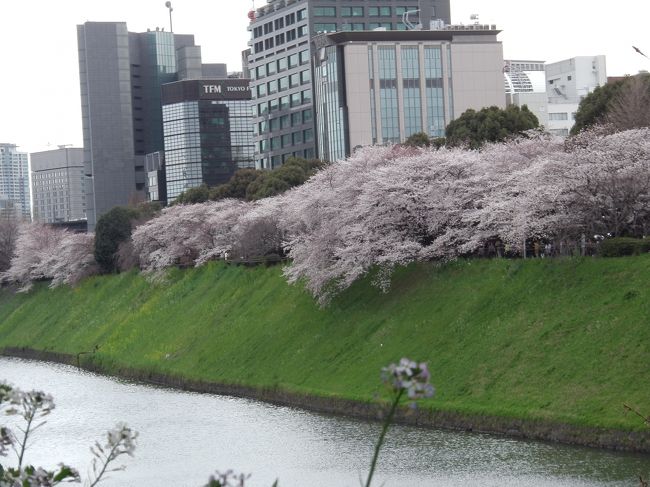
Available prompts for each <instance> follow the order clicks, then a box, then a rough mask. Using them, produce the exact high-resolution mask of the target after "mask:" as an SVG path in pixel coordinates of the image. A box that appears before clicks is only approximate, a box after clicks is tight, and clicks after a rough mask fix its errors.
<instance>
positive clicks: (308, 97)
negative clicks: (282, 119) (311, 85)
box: [302, 90, 311, 103]
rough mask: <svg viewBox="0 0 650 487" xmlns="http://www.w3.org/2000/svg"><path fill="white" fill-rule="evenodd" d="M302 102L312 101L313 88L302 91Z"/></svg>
mask: <svg viewBox="0 0 650 487" xmlns="http://www.w3.org/2000/svg"><path fill="white" fill-rule="evenodd" d="M302 102H303V103H311V90H305V91H303V92H302Z"/></svg>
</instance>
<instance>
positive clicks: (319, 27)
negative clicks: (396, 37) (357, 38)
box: [314, 22, 406, 33]
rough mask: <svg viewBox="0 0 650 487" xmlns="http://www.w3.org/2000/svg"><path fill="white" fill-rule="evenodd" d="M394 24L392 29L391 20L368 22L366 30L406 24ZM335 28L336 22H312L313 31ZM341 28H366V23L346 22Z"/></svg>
mask: <svg viewBox="0 0 650 487" xmlns="http://www.w3.org/2000/svg"><path fill="white" fill-rule="evenodd" d="M394 25H395V29H393V23H392V22H368V25H367V30H374V29H380V28H381V29H386V30H406V25H404V24H402V23H397V24H394ZM337 29H338V24H337V23H336V22H327V23H316V24H314V31H315V32H318V33H325V32H336V31H337ZM341 30H343V31H350V30H352V31H356V30H366V24H365V23H363V22H352V23H348V22H346V23H343V24H341Z"/></svg>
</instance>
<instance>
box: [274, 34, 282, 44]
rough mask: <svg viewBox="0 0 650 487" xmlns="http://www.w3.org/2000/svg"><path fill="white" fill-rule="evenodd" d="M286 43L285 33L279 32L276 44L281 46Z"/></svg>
mask: <svg viewBox="0 0 650 487" xmlns="http://www.w3.org/2000/svg"><path fill="white" fill-rule="evenodd" d="M282 44H284V34H278V35H276V36H275V45H276V46H281V45H282Z"/></svg>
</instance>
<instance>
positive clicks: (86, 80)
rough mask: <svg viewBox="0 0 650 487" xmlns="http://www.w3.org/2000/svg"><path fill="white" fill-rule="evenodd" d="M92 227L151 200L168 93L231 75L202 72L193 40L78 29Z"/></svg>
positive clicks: (96, 26) (93, 25)
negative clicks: (148, 189) (150, 162)
mask: <svg viewBox="0 0 650 487" xmlns="http://www.w3.org/2000/svg"><path fill="white" fill-rule="evenodd" d="M77 37H78V46H79V72H80V85H81V108H82V120H83V141H84V172H85V175H86V178H85V183H86V184H85V188H84V192H85V195H86V213H87V216H88V228H89V230H93V229H94V226H95V223H96V221H97V218H98V217H100V216H101V215H102V214H103V213H105V212H107V211H108V210H110V209H111V208H112V207H114V206H117V205H125V204H128V203H129V202H135V201H140V200H144V199H145V186H146V177H145V155H146V154H149V153H154V152H157V151H161V150H163V131H162V101H161V86H162V85H163V84H165V83H169V82H173V81H177V80H179V79H187V78H201V77H202V76H203V75H204V69H206V72H207V74H215V73H225V71H226V69H225V66H224V65H205V66H204V65H203V64H202V62H201V48H200V46H196V45H195V44H194V36H192V35H179V34H174V33H171V32H164V31H163V30H158V29H156V30H155V31H148V32H142V33H134V32H129V31H128V30H127V26H126V23H124V22H86V23H85V24H83V25H79V26H77Z"/></svg>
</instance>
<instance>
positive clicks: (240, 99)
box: [149, 78, 255, 202]
mask: <svg viewBox="0 0 650 487" xmlns="http://www.w3.org/2000/svg"><path fill="white" fill-rule="evenodd" d="M162 100H163V107H162V112H163V128H164V138H165V159H164V168H165V187H166V197H167V200H168V201H170V202H171V201H173V200H174V199H175V198H176V197H177V196H178V195H179V194H180V193H181V192H183V191H185V190H186V189H189V188H193V187H196V186H200V185H202V184H207V185H208V186H217V185H219V184H223V183H226V182H228V180H229V179H230V178H231V177H232V175H233V174H234V173H235V171H236V170H237V169H243V168H250V167H255V159H254V150H255V146H254V142H253V123H252V110H251V92H250V81H249V80H247V79H240V78H228V79H202V80H185V81H178V82H176V83H170V84H166V85H163V87H162ZM154 165H155V164H153V163H152V165H151V168H152V170H156V169H155V168H154ZM149 174H150V176H151V177H153V176H154V175H153V174H151V173H149ZM152 182H153V181H152ZM157 187H160V183H158V184H157ZM151 195H153V192H151ZM158 196H160V191H158Z"/></svg>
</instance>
